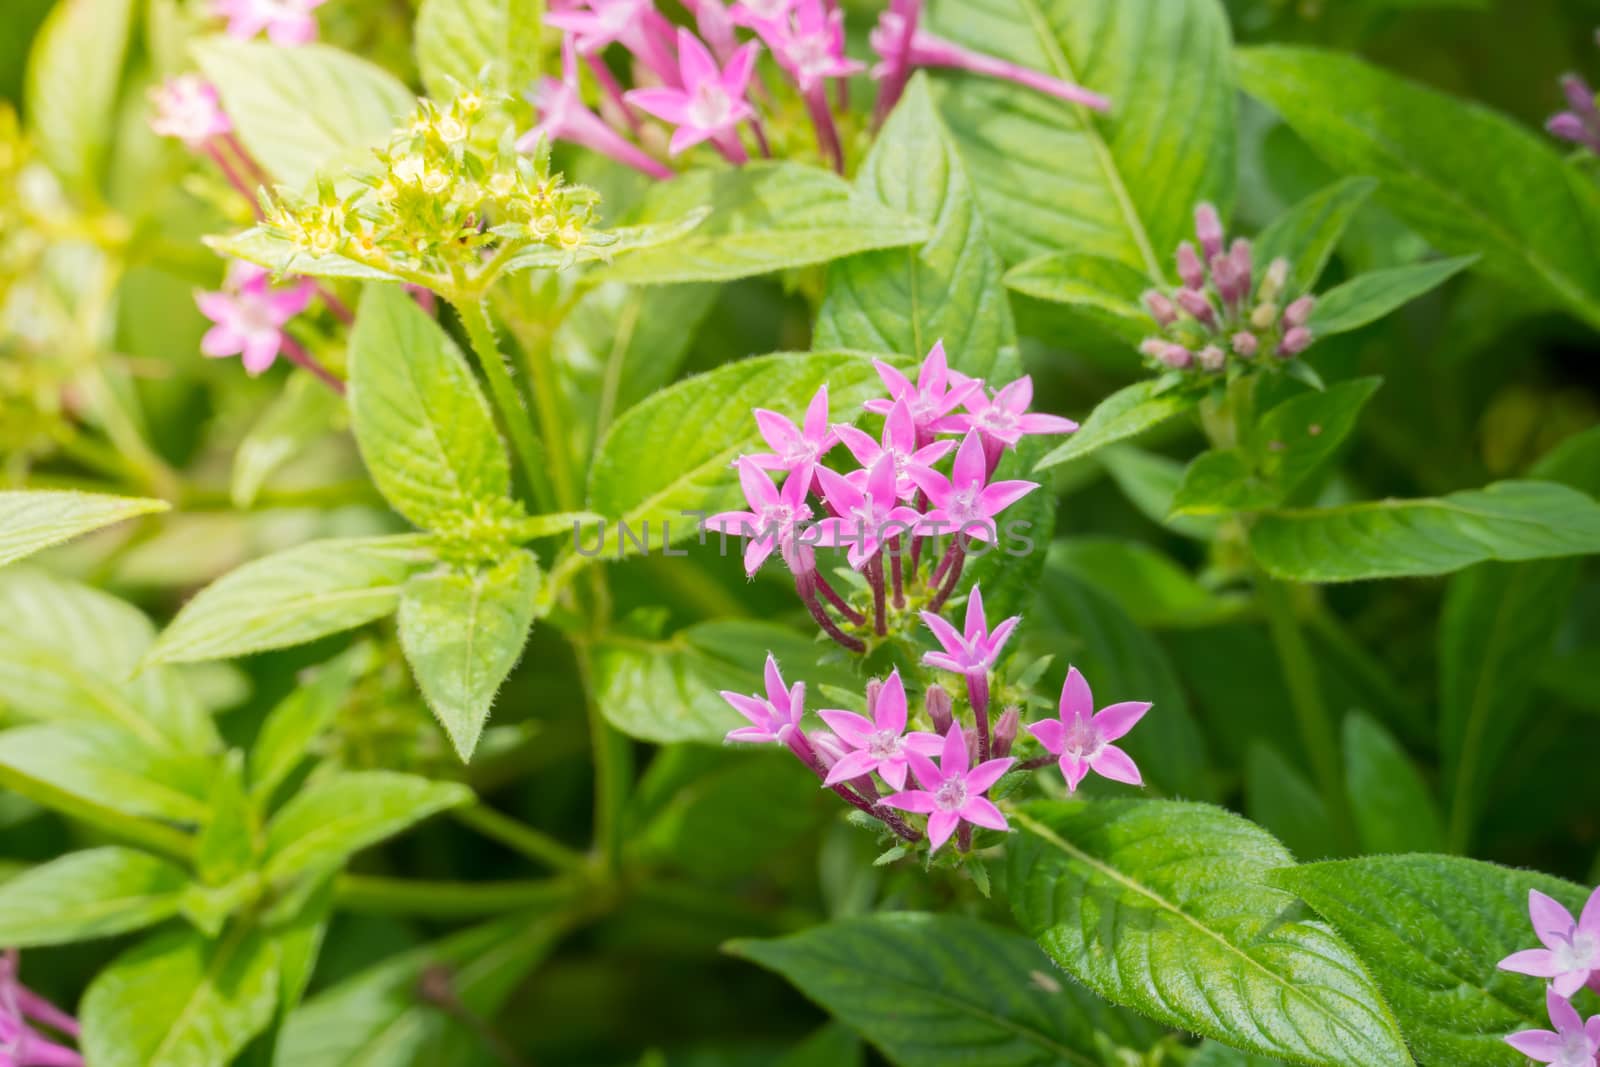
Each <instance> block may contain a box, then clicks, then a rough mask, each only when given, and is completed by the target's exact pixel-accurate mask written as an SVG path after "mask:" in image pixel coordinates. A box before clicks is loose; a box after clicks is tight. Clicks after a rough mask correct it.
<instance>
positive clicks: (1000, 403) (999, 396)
mask: <svg viewBox="0 0 1600 1067" xmlns="http://www.w3.org/2000/svg"><path fill="white" fill-rule="evenodd" d="M994 403H995V407H1000V408H1005V409H1006V410H1007V411H1010V412H1013V413H1015V414H1017V415H1020V414H1022V413H1023V412H1024V411H1027V410H1028V405H1029V404H1031V403H1033V378H1032V377H1031V376H1029V375H1026V374H1024V375H1023V376H1022V377H1020V378H1018V379H1017V380H1016V381H1014V382H1012V383H1011V384H1010V385H1007V386H1006V387H1005V388H1003V389H1001V390H1000V391H999V392H998V393H996V394H995V395H994Z"/></svg>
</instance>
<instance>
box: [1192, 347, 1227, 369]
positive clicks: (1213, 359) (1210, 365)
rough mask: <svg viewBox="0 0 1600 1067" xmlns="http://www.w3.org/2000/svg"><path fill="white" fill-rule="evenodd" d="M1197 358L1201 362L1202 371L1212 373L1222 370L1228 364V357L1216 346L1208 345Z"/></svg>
mask: <svg viewBox="0 0 1600 1067" xmlns="http://www.w3.org/2000/svg"><path fill="white" fill-rule="evenodd" d="M1195 358H1196V360H1197V361H1198V362H1199V364H1200V369H1201V370H1207V371H1212V372H1215V371H1219V370H1221V369H1222V367H1223V364H1224V363H1226V362H1227V356H1226V355H1224V354H1223V351H1222V349H1220V348H1218V347H1217V346H1216V345H1206V346H1205V347H1204V348H1202V349H1201V350H1200V352H1199V353H1198V354H1197V355H1196V357H1195Z"/></svg>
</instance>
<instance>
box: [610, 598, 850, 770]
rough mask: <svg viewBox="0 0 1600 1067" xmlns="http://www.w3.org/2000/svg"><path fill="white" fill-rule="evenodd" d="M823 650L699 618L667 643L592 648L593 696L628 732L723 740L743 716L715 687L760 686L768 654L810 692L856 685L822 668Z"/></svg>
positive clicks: (751, 624) (664, 739) (759, 629)
mask: <svg viewBox="0 0 1600 1067" xmlns="http://www.w3.org/2000/svg"><path fill="white" fill-rule="evenodd" d="M825 651H826V647H824V646H822V645H819V644H818V643H817V642H816V640H815V639H814V638H811V637H803V636H801V635H800V634H797V633H795V632H794V631H793V630H790V629H786V628H785V627H782V626H778V625H776V624H774V623H768V622H758V621H754V620H743V619H740V620H733V619H725V620H714V621H711V622H701V623H696V624H694V625H693V626H689V627H685V628H684V629H682V630H679V631H678V632H677V633H675V634H673V635H672V637H671V638H669V639H667V640H664V641H650V640H643V639H639V638H633V637H628V636H625V635H623V634H612V635H609V636H608V637H606V638H604V639H602V640H601V641H600V642H599V643H598V644H597V645H596V646H595V653H594V679H595V692H596V694H597V695H596V699H597V701H598V703H599V705H600V710H601V711H603V712H604V713H605V716H606V718H607V719H609V720H610V721H611V724H612V725H613V726H615V727H616V728H617V729H619V730H621V731H622V732H623V733H625V734H627V735H629V736H630V737H637V738H639V739H641V740H644V741H654V742H657V743H658V744H667V743H671V742H674V741H705V742H708V743H716V744H720V743H721V741H722V738H723V736H724V735H725V734H727V732H728V731H729V730H731V729H733V728H734V727H736V726H741V725H744V720H743V719H741V718H740V717H739V713H738V712H736V711H734V710H733V709H732V708H731V707H729V706H728V702H727V701H725V700H723V699H722V698H721V697H720V696H718V695H717V694H718V692H720V691H721V690H724V689H731V690H733V691H734V692H737V693H744V692H754V691H756V690H758V689H759V688H760V672H761V665H762V663H764V662H765V661H766V657H767V653H769V652H770V653H772V654H773V655H774V656H776V657H777V660H778V663H779V665H780V666H781V667H782V668H783V670H784V677H785V678H787V679H788V680H789V681H790V683H791V684H792V683H794V682H798V681H803V682H805V683H807V686H808V688H809V689H810V691H811V692H812V693H816V692H818V689H817V686H819V685H821V684H823V683H831V684H834V685H842V686H848V687H852V688H854V687H855V686H856V684H857V681H856V679H855V677H854V676H853V675H852V674H851V673H850V672H849V671H848V670H846V669H844V668H841V667H828V668H822V667H819V666H818V664H817V659H818V657H819V656H820V655H821V654H822V653H823V652H825Z"/></svg>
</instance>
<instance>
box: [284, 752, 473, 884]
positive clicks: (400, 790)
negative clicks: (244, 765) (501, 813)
mask: <svg viewBox="0 0 1600 1067" xmlns="http://www.w3.org/2000/svg"><path fill="white" fill-rule="evenodd" d="M471 800H472V791H471V790H470V789H468V788H467V787H466V786H463V785H458V784H456V783H454V782H434V781H430V780H428V779H427V778H419V777H417V776H415V775H410V774H396V773H394V772H391V771H346V772H340V773H338V774H334V775H331V776H329V777H327V778H323V779H321V780H319V781H317V782H315V783H314V784H312V785H310V786H308V787H307V788H306V789H304V790H302V791H301V792H299V793H297V794H295V796H294V797H293V798H292V799H291V800H290V801H289V802H288V803H287V804H285V805H284V806H283V810H281V811H279V812H278V814H277V815H276V816H274V817H273V820H272V822H271V823H270V824H268V826H267V850H266V851H267V854H266V865H265V867H264V872H265V876H266V877H267V878H269V879H271V880H273V881H278V880H282V879H285V878H289V877H292V876H294V875H297V874H301V873H303V872H305V871H324V870H327V869H329V868H331V867H334V866H336V865H338V864H340V863H342V862H343V861H344V860H345V859H346V858H348V857H349V856H351V855H353V854H354V853H356V852H359V851H361V850H362V849H364V848H367V847H368V846H370V845H375V844H377V843H378V842H379V841H382V840H384V839H385V838H388V837H393V836H394V835H395V834H397V833H400V832H401V831H402V830H404V829H406V828H407V827H409V826H411V825H412V824H413V823H417V822H421V821H422V820H423V819H426V818H428V817H429V816H430V815H435V814H437V813H438V812H441V811H444V810H445V809H446V808H453V807H457V806H458V805H461V804H466V803H469V802H470V801H471Z"/></svg>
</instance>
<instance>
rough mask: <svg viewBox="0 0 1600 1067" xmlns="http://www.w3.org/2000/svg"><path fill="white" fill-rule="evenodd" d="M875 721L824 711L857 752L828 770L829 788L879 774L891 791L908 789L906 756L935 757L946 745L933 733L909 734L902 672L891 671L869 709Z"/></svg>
mask: <svg viewBox="0 0 1600 1067" xmlns="http://www.w3.org/2000/svg"><path fill="white" fill-rule="evenodd" d="M867 712H868V714H870V715H871V716H872V718H870V719H869V718H867V717H866V716H863V715H857V714H856V713H855V712H853V711H835V710H830V711H822V712H818V714H819V715H821V716H822V721H823V722H826V723H827V724H828V725H829V726H831V727H833V732H834V733H836V734H838V735H839V739H840V740H841V741H843V742H844V743H845V744H846V745H848V746H849V747H850V748H852V749H854V750H855V751H853V752H851V753H850V754H849V755H847V756H844V757H843V758H841V759H840V760H839V761H838V762H837V763H835V764H834V765H833V767H832V769H830V770H829V771H828V777H827V779H826V780H825V781H824V783H823V784H825V785H836V784H838V783H839V782H847V781H849V780H850V779H852V778H860V777H861V776H862V775H864V774H871V773H873V772H876V773H877V774H878V776H879V777H880V778H882V779H883V780H884V781H885V782H887V783H888V784H889V787H890V788H891V789H904V788H905V787H906V768H907V766H908V764H907V763H906V757H907V755H908V754H909V753H911V752H920V753H922V754H923V755H924V756H932V755H934V754H935V753H937V752H938V751H939V748H940V746H941V745H942V742H941V741H940V740H939V738H938V737H936V736H934V735H933V734H923V733H911V734H907V733H906V687H905V683H903V682H902V681H901V680H900V669H899V668H898V667H896V668H895V669H894V670H892V671H890V672H889V677H888V678H887V679H886V680H885V681H884V683H883V688H882V689H880V690H879V691H878V698H877V700H876V701H874V703H873V706H872V707H870V708H868V709H867Z"/></svg>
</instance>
